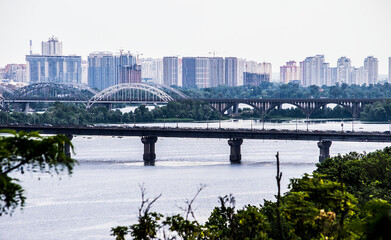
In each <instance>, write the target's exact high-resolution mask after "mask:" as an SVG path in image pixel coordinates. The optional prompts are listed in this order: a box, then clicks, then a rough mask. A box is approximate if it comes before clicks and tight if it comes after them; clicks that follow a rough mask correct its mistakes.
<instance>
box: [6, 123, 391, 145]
mask: <svg viewBox="0 0 391 240" xmlns="http://www.w3.org/2000/svg"><path fill="white" fill-rule="evenodd" d="M2 129H14V130H16V131H27V132H31V131H39V132H40V133H42V134H76V135H99V136H157V137H176V138H225V139H230V138H243V139H275V140H308V141H320V140H331V141H349V142H391V134H389V133H387V132H386V133H381V132H336V131H308V132H307V131H291V130H258V129H253V130H251V129H228V128H222V129H215V128H209V129H205V128H168V127H166V128H163V127H137V126H136V127H107V126H93V127H88V126H52V127H50V126H25V125H16V126H15V125H0V130H2Z"/></svg>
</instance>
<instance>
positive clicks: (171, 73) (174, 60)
mask: <svg viewBox="0 0 391 240" xmlns="http://www.w3.org/2000/svg"><path fill="white" fill-rule="evenodd" d="M163 84H164V85H166V86H171V85H178V57H164V58H163Z"/></svg>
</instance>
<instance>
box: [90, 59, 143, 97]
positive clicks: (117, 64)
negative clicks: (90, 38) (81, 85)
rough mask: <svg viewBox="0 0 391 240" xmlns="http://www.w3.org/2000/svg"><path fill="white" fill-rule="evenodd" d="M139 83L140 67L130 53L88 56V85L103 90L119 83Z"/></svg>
mask: <svg viewBox="0 0 391 240" xmlns="http://www.w3.org/2000/svg"><path fill="white" fill-rule="evenodd" d="M139 82H141V66H140V65H137V64H136V58H135V57H133V55H132V54H130V53H122V52H121V53H120V54H119V55H113V54H112V53H111V52H93V53H91V54H90V55H89V56H88V85H89V86H90V87H92V88H97V89H100V90H101V89H105V88H108V87H110V86H113V85H117V84H121V83H139Z"/></svg>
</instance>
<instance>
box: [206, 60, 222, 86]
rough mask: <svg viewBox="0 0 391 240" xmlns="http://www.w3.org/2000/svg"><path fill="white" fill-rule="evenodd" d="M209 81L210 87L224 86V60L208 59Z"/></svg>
mask: <svg viewBox="0 0 391 240" xmlns="http://www.w3.org/2000/svg"><path fill="white" fill-rule="evenodd" d="M209 73H210V74H209V75H210V76H209V81H210V86H211V87H217V86H219V85H225V77H224V76H225V75H224V58H222V57H211V58H209Z"/></svg>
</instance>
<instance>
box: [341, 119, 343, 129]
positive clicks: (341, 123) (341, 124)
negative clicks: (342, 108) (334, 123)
mask: <svg viewBox="0 0 391 240" xmlns="http://www.w3.org/2000/svg"><path fill="white" fill-rule="evenodd" d="M341 128H342V132H343V118H342V121H341Z"/></svg>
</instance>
